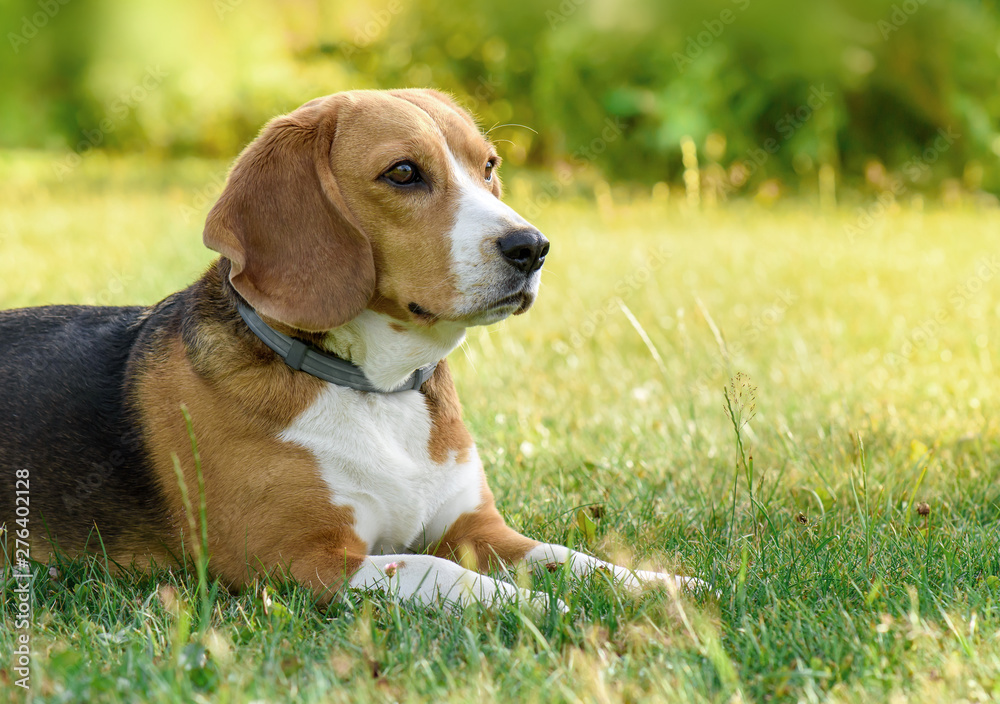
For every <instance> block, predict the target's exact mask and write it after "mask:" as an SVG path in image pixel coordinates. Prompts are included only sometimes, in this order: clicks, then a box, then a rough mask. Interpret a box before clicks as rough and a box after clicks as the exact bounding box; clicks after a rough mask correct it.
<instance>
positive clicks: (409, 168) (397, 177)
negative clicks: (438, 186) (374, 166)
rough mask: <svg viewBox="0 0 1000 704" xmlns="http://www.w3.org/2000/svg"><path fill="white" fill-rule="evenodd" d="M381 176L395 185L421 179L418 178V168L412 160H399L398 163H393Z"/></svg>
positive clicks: (403, 184) (408, 183) (404, 184)
mask: <svg viewBox="0 0 1000 704" xmlns="http://www.w3.org/2000/svg"><path fill="white" fill-rule="evenodd" d="M382 178H384V179H387V180H389V181H391V182H392V183H394V184H396V185H397V186H410V185H413V184H414V183H419V182H420V181H421V180H423V179H421V178H420V169H418V168H417V165H416V164H414V163H413V162H412V161H401V162H399V163H398V164H393V165H392V167H391V168H390V169H389V170H388V171H386V172H385V173H384V174H382Z"/></svg>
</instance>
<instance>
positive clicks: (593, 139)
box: [0, 0, 1000, 202]
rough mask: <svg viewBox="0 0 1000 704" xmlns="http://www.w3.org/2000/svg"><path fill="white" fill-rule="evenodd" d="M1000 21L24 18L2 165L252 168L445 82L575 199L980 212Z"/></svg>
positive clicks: (786, 8) (28, 6) (438, 15)
mask: <svg viewBox="0 0 1000 704" xmlns="http://www.w3.org/2000/svg"><path fill="white" fill-rule="evenodd" d="M998 17H1000V14H998V12H997V8H996V5H995V3H993V2H988V1H986V0H953V1H950V2H937V1H935V0H930V1H928V0H898V1H895V0H842V1H840V2H834V1H832V0H820V1H818V2H764V1H762V0H725V1H720V0H714V1H712V2H698V3H692V2H659V1H656V0H562V1H561V2H555V0H548V1H541V2H539V1H538V0H510V1H508V2H505V3H503V4H502V5H495V4H492V3H469V2H463V1H460V0H430V1H428V2H419V3H417V2H406V1H405V0H389V1H388V2H385V1H382V0H375V1H374V2H369V1H367V0H359V1H356V2H342V3H337V2H321V1H320V0H294V1H288V2H280V3H275V2H265V1H263V0H176V1H174V2H158V1H155V0H133V1H128V2H126V1H125V0H7V1H6V2H4V3H3V4H2V6H0V26H2V27H3V30H4V34H5V37H4V39H3V41H2V42H0V44H2V46H0V125H2V128H0V146H2V147H4V148H9V149H42V150H46V151H47V152H48V153H49V154H50V155H51V157H52V159H53V160H54V168H55V167H56V166H58V167H59V169H61V170H62V173H65V170H66V169H71V168H73V167H74V165H75V164H77V163H78V161H79V160H86V159H88V158H92V152H93V151H94V150H109V151H113V152H134V153H140V154H142V155H143V158H145V159H169V158H175V157H184V156H191V155H196V156H213V157H231V156H233V155H234V154H235V153H237V152H238V150H239V149H240V148H241V147H242V146H243V145H244V144H245V143H246V142H247V141H248V140H249V139H250V138H252V137H253V136H254V134H255V133H256V131H257V130H258V129H259V127H260V126H261V124H263V122H265V121H266V120H267V119H269V118H270V117H272V116H274V115H275V114H278V113H281V112H286V111H289V110H291V109H293V108H294V107H296V106H297V105H300V104H301V103H303V102H305V101H306V100H308V99H309V98H311V97H314V96H317V95H325V94H328V93H332V92H336V91H340V90H345V89H350V88H389V87H401V86H431V87H436V88H440V89H443V90H447V91H451V92H453V93H454V94H455V95H457V96H458V97H459V99H460V100H461V101H462V102H463V103H464V104H465V105H467V106H468V107H469V108H470V109H471V110H473V111H474V112H475V113H476V114H477V115H478V116H479V118H480V120H481V123H482V125H483V126H484V128H487V129H488V128H491V127H494V126H496V125H502V124H505V123H517V124H519V125H524V126H525V127H498V128H496V129H495V130H494V131H493V132H492V133H491V134H492V135H493V136H494V137H495V138H496V139H497V140H508V139H509V140H510V141H511V142H512V144H506V143H505V147H504V157H505V159H506V161H507V164H508V166H509V167H510V166H512V167H514V168H515V169H516V168H520V167H526V168H531V169H548V170H552V169H556V168H559V167H563V168H568V169H572V170H573V172H574V176H575V178H574V179H573V184H572V186H570V187H571V188H573V189H576V188H584V189H586V188H592V187H593V181H594V180H597V179H606V180H608V181H609V182H611V183H628V184H633V185H635V186H636V187H640V186H641V187H650V186H652V185H653V184H657V183H665V184H668V185H669V188H670V189H671V193H672V192H673V191H674V189H683V188H684V187H685V181H684V173H685V164H688V166H691V165H692V164H694V163H697V164H698V166H699V167H700V170H701V172H702V174H701V175H702V183H701V190H702V196H703V200H709V201H710V202H711V201H712V200H714V199H723V200H724V199H732V198H738V197H742V196H751V197H761V198H764V199H768V200H773V199H775V198H781V197H785V196H788V195H795V196H800V195H801V196H806V197H814V198H822V199H823V200H824V201H826V200H831V199H838V198H840V197H841V196H842V194H844V193H845V192H846V193H849V192H851V191H858V192H862V193H868V194H871V193H879V192H881V191H886V190H890V189H891V180H892V179H893V178H899V179H902V181H903V183H904V185H905V190H906V196H907V197H908V198H912V197H914V196H916V195H930V196H932V197H946V198H964V197H973V198H974V197H980V196H982V195H983V194H985V193H996V192H997V191H998V190H1000V157H998V155H1000V126H998V120H1000V86H998V81H1000V23H998ZM942 131H943V132H944V133H947V134H949V135H950V139H949V141H948V143H947V145H946V148H944V149H941V148H939V149H937V153H936V154H933V155H931V154H930V152H928V156H927V158H924V156H923V155H924V154H925V152H927V151H928V150H932V149H933V148H934V145H935V140H936V139H937V138H938V136H939V134H940V133H942ZM769 140H773V142H769ZM688 143H689V144H690V147H689V152H690V154H689V156H688V160H687V161H686V162H685V159H684V153H685V146H684V145H685V144H688ZM769 144H770V145H771V148H768V146H767V145H769ZM937 144H938V146H939V147H940V146H941V145H942V144H943V142H941V141H938V142H937ZM761 149H764V150H765V151H764V152H761V151H759V150H761ZM915 159H916V160H918V161H917V162H915V163H914V160H915ZM908 165H909V168H907V167H908ZM689 176H690V174H689ZM687 186H688V188H690V186H691V184H690V182H688V184H687Z"/></svg>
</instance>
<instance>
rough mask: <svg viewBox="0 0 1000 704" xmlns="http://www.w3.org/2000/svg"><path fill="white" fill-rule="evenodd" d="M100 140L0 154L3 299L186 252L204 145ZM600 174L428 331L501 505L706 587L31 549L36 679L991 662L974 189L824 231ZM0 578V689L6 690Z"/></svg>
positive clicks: (997, 576) (325, 680)
mask: <svg viewBox="0 0 1000 704" xmlns="http://www.w3.org/2000/svg"><path fill="white" fill-rule="evenodd" d="M102 158H103V157H101V156H99V155H94V156H91V157H88V158H87V159H85V160H84V164H83V166H81V167H80V168H79V169H78V171H77V172H75V173H74V174H73V175H72V176H71V178H69V179H67V180H66V181H65V182H61V183H60V182H59V181H57V180H56V179H55V178H54V177H53V176H52V175H51V174H50V172H49V170H48V166H47V162H46V161H45V160H44V159H43V158H42V157H37V156H31V155H10V154H8V155H6V156H0V181H2V182H3V183H4V184H5V188H4V189H3V190H2V191H0V218H3V220H0V237H2V242H0V252H3V256H2V258H0V306H3V307H14V306H21V305H36V304H43V303H48V302H100V303H108V304H117V303H126V302H128V303H132V302H145V303H151V302H153V301H156V300H158V299H159V298H161V297H163V296H165V295H167V294H168V293H170V292H172V291H174V290H177V289H179V288H181V287H183V286H185V285H187V284H188V283H189V282H190V281H192V280H193V279H194V278H195V277H196V276H197V275H198V273H199V271H200V270H201V268H202V267H203V266H204V265H205V264H207V263H208V261H210V258H211V256H210V254H209V253H207V252H206V251H204V250H203V249H202V248H201V243H200V218H201V217H203V215H204V213H205V212H206V210H207V205H205V204H202V203H200V202H199V201H198V198H199V195H200V192H201V191H203V190H204V188H205V184H206V183H209V182H210V181H211V180H212V179H213V178H215V177H217V175H218V174H219V173H220V172H222V171H224V169H225V164H221V163H219V164H215V163H203V162H195V161H192V162H186V163H172V164H163V165H152V166H150V165H149V164H147V163H145V162H143V161H140V160H112V161H102ZM511 186H512V187H511V189H510V190H511V193H512V197H511V202H512V204H513V205H514V206H515V207H521V208H523V209H529V207H530V205H531V202H532V199H533V198H534V196H533V195H532V193H531V190H530V188H529V187H528V185H527V184H526V183H520V184H518V183H514V184H511ZM536 187H537V184H536ZM205 195H207V197H208V201H210V200H211V197H212V196H214V193H212V189H211V188H209V189H208V190H207V191H206V194H205ZM600 203H601V206H600V207H597V206H595V205H593V204H592V203H589V202H585V201H572V200H568V201H563V202H557V203H555V204H552V205H548V206H546V207H545V208H542V209H541V215H540V216H539V217H538V218H536V220H537V224H538V225H539V226H540V227H541V228H542V229H543V231H544V232H545V233H546V234H547V235H548V236H549V238H550V239H551V240H552V243H553V250H552V255H551V257H550V258H549V262H548V263H547V265H546V273H545V276H544V277H543V278H544V282H543V288H542V293H541V296H540V299H539V301H538V303H537V304H536V306H535V308H534V309H533V310H532V311H531V312H530V313H529V314H528V315H526V316H523V317H519V318H516V319H512V320H509V321H506V322H504V323H502V324H500V325H497V326H494V327H492V328H489V329H483V330H478V329H477V330H473V331H471V333H470V335H469V338H468V343H467V344H466V345H465V347H464V349H462V350H458V351H456V352H455V353H454V354H453V355H452V364H453V369H454V370H455V373H456V377H457V379H456V383H457V385H458V387H459V392H460V394H461V396H462V399H463V402H464V404H465V413H466V418H467V423H468V425H469V426H470V428H471V430H472V432H473V434H474V435H475V437H476V438H477V440H478V443H479V448H480V454H481V456H482V458H483V460H484V462H485V464H486V467H487V473H488V475H489V477H490V482H491V485H492V487H493V489H494V491H495V493H496V494H497V499H498V502H499V503H500V505H501V508H502V511H503V512H504V513H505V515H506V517H507V520H508V521H509V522H510V523H511V524H512V525H513V526H514V527H516V528H517V529H519V530H521V531H522V532H525V533H527V534H529V535H531V536H533V537H536V538H539V539H543V540H547V541H553V542H563V543H569V544H575V545H578V546H580V547H581V548H584V549H587V550H589V551H591V552H593V553H594V554H596V555H598V556H601V557H607V558H611V559H615V560H620V561H624V562H626V563H628V564H632V565H635V566H640V565H641V566H655V567H660V568H665V569H671V570H676V571H679V572H683V573H686V574H693V575H698V576H700V577H702V578H703V579H706V580H707V581H709V582H711V583H712V584H713V585H715V586H716V588H717V589H718V590H719V592H720V596H719V598H715V597H714V596H711V595H705V596H694V597H692V596H683V597H681V598H680V599H675V598H673V597H672V596H671V595H670V594H668V593H666V592H651V593H648V594H646V595H644V596H641V597H638V598H632V597H629V596H627V595H624V594H620V593H616V592H615V591H614V590H613V589H611V588H610V587H609V586H608V585H606V584H605V583H604V582H603V581H602V580H601V579H600V578H595V579H593V580H592V581H590V582H586V583H584V584H581V585H580V586H579V587H577V588H576V589H574V590H567V589H566V588H565V585H561V584H559V583H558V580H556V582H555V583H543V584H539V585H538V586H539V588H543V589H548V590H550V591H552V592H554V593H556V594H560V595H562V597H563V598H564V599H565V600H566V601H567V603H568V604H569V606H570V609H571V614H570V615H569V616H568V617H564V618H559V617H556V616H554V615H552V614H548V615H546V616H545V617H542V618H539V619H537V620H535V621H533V622H529V621H527V620H526V619H525V617H522V616H521V615H519V614H518V612H517V611H516V609H513V608H502V609H500V610H499V611H498V612H496V613H484V612H478V611H475V610H474V611H470V612H468V613H465V614H461V615H454V614H450V613H448V612H445V611H440V610H434V609H431V610H421V609H413V608H407V607H399V606H396V605H394V604H392V603H390V602H388V601H386V600H385V599H383V598H380V597H378V596H375V597H368V596H365V595H362V594H357V593H352V594H349V595H348V596H347V597H346V598H345V599H344V600H343V601H341V602H339V603H336V604H334V605H333V606H332V607H330V608H329V609H328V610H326V611H320V610H318V609H316V608H315V607H314V606H313V605H312V604H311V603H310V599H309V596H308V594H306V593H305V592H304V591H303V590H301V589H297V588H282V587H276V586H274V585H271V586H268V587H267V589H268V594H269V598H272V599H273V601H272V603H271V604H270V605H269V606H265V603H264V601H265V600H264V598H263V592H262V589H263V588H264V587H263V585H262V586H261V587H259V588H258V589H256V590H255V591H253V592H249V593H245V594H242V595H239V596H228V595H223V596H218V597H215V596H213V595H212V594H211V593H209V595H208V597H206V596H205V592H204V591H201V592H200V591H199V584H198V580H197V577H196V576H195V575H194V574H191V575H179V574H173V573H159V574H156V575H154V576H153V577H152V578H149V577H141V576H135V577H129V576H124V577H119V578H109V577H108V576H107V575H106V574H105V573H104V571H103V568H102V566H101V564H100V561H99V560H97V561H95V562H93V563H89V564H87V563H82V562H77V563H73V564H65V565H61V566H60V567H59V575H58V577H57V578H50V577H49V576H48V571H47V569H45V568H44V567H42V566H39V567H37V581H36V583H35V585H36V591H35V603H34V610H33V627H32V643H31V647H32V652H33V671H32V691H33V693H34V695H35V699H36V700H37V701H93V702H97V701H139V700H149V701H163V702H170V701H213V702H216V701H217V702H249V701H254V700H256V701H284V700H289V701H298V702H312V701H345V702H346V701H360V702H364V701H392V700H399V701H404V700H407V701H427V702H443V701H454V702H468V701H484V702H487V701H504V702H510V701H538V702H553V701H577V700H583V701H597V702H603V701H637V702H639V701H676V702H697V701H712V702H730V701H741V700H742V701H779V702H784V701H788V702H792V701H806V702H813V701H845V702H850V701H853V702H870V701H906V700H913V701H921V702H925V701H956V700H959V699H963V698H964V699H968V700H971V701H985V700H987V699H988V698H989V697H993V696H996V695H997V694H1000V640H998V638H997V635H996V634H997V633H998V632H1000V614H998V611H997V605H996V599H997V595H998V589H1000V559H998V558H1000V552H998V545H997V543H998V534H997V529H998V527H1000V522H998V518H1000V516H998V505H997V496H998V493H1000V487H998V485H997V482H996V481H995V476H996V473H997V468H998V465H1000V445H998V438H1000V432H998V421H997V410H998V399H1000V394H998V391H1000V377H998V374H997V369H996V367H995V365H997V364H1000V359H997V358H996V357H997V355H996V354H995V353H996V351H997V345H998V344H1000V295H998V293H1000V285H998V280H1000V271H992V270H991V269H990V266H992V265H995V258H996V256H997V254H998V244H997V242H998V240H997V232H998V231H1000V213H998V212H996V211H995V210H994V211H988V210H976V209H974V208H973V207H972V206H971V205H962V204H958V205H955V206H953V207H952V208H951V209H949V210H940V209H937V208H928V209H927V210H926V211H925V212H924V211H921V210H919V209H917V208H915V207H912V206H907V207H904V208H902V209H898V210H893V211H892V212H890V213H888V214H887V215H886V216H884V217H882V218H880V219H878V220H877V221H876V222H875V224H874V225H873V226H872V227H871V228H869V229H868V230H866V231H864V232H862V233H861V235H860V236H858V237H857V238H856V239H855V241H854V242H850V241H848V238H847V235H846V234H845V231H844V227H845V225H846V224H849V223H851V224H853V223H854V222H855V220H856V218H857V213H856V211H855V210H854V209H852V208H845V209H844V210H842V211H839V212H835V213H825V214H824V213H820V212H818V211H817V210H816V209H815V208H814V207H812V206H811V205H810V204H807V203H799V204H793V205H781V204H779V205H777V206H775V207H774V208H772V209H766V208H764V207H763V206H755V205H751V204H734V205H730V206H728V207H726V208H723V209H718V210H713V211H710V212H707V213H702V214H699V215H694V214H690V213H688V214H685V212H684V211H683V209H682V208H681V207H680V205H679V204H678V203H675V202H669V203H664V202H651V201H650V200H649V199H648V198H645V197H640V196H635V197H631V198H626V197H624V196H623V195H621V194H615V197H613V198H612V199H611V200H609V199H608V198H607V197H604V198H602V199H601V200H600ZM185 208H192V209H194V210H195V211H197V213H196V215H195V216H194V217H187V218H185V215H190V212H189V211H187V210H185ZM653 252H658V253H659V256H660V258H659V260H658V259H657V258H656V257H654V256H653V254H652V253H653ZM983 262H987V263H988V265H987V264H983ZM977 269H978V271H977ZM617 297H621V298H622V299H623V301H624V304H625V306H626V308H627V310H628V312H629V313H630V314H631V315H632V316H633V317H634V321H635V323H634V324H633V322H631V321H630V320H629V316H628V315H627V314H626V312H625V311H624V310H623V309H622V307H621V306H620V305H619V304H618V303H617V301H616V298H617ZM713 326H714V327H715V329H716V330H717V331H718V337H717V336H716V334H715V333H714V332H713ZM921 326H923V327H924V328H926V330H927V331H928V332H929V334H925V335H924V336H923V337H922V338H919V339H917V340H916V343H915V344H913V345H908V344H907V341H908V340H911V341H913V339H914V337H913V330H914V329H917V328H919V327H921ZM640 330H641V331H642V334H640ZM642 335H645V336H646V338H647V340H648V344H647V342H646V341H644V340H643V337H642ZM918 337H919V336H918ZM720 341H721V343H720ZM653 350H655V352H656V355H654V353H653ZM657 357H659V360H658V358H657ZM738 374H739V376H737V375H738ZM726 389H729V391H728V397H729V401H730V402H731V403H730V405H728V406H727V394H726ZM730 409H731V410H732V412H733V414H734V415H735V416H736V422H735V424H734V422H733V419H732V418H730V415H729V410H730ZM737 429H738V431H739V432H738V433H737V432H736V431H737ZM738 440H739V444H738V442H737V441H738ZM740 447H742V448H743V449H744V450H745V454H744V453H741V452H740V451H739V448H740ZM751 454H752V463H751V460H750V456H751ZM748 480H750V481H752V498H751V491H750V486H749V485H748ZM734 482H735V490H734ZM918 502H924V503H926V504H927V505H928V507H929V511H930V512H929V515H926V516H924V515H920V513H919V512H918V510H917V503H918ZM580 507H586V508H587V511H586V515H587V516H592V517H593V518H592V520H593V523H594V524H595V527H594V530H591V529H590V528H589V526H587V527H586V529H585V530H581V528H580V522H579V521H580V519H579V517H578V514H579V509H580ZM592 507H600V508H599V509H597V508H593V510H591V509H592ZM8 574H9V573H8ZM5 581H6V587H5V591H4V609H5V612H4V613H5V616H4V618H5V621H4V628H3V629H2V630H0V699H5V698H8V697H13V698H15V699H16V698H17V697H18V696H19V694H18V693H17V692H16V691H15V690H16V688H15V687H13V686H12V685H11V684H10V682H11V679H12V678H13V673H12V672H11V670H10V668H9V667H8V663H9V662H10V657H9V656H8V653H9V652H10V651H11V650H12V648H13V647H14V641H13V638H14V631H13V609H14V601H13V596H12V592H11V591H10V588H11V583H10V581H9V580H5ZM206 598H208V599H209V603H208V604H207V606H208V608H209V611H208V613H210V615H211V616H210V622H206V621H205V620H204V619H203V618H201V616H200V614H201V613H202V608H203V607H204V606H205V602H204V600H205V599H206Z"/></svg>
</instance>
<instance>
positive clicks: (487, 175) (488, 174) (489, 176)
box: [483, 159, 497, 183]
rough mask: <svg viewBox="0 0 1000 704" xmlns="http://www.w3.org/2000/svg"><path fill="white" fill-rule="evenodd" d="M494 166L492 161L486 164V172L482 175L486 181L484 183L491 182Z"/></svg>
mask: <svg viewBox="0 0 1000 704" xmlns="http://www.w3.org/2000/svg"><path fill="white" fill-rule="evenodd" d="M496 166H497V163H496V162H495V161H493V160H492V159H490V160H489V161H487V162H486V171H485V173H484V174H483V178H484V179H485V180H486V183H489V182H490V181H492V180H493V169H495V168H496Z"/></svg>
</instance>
